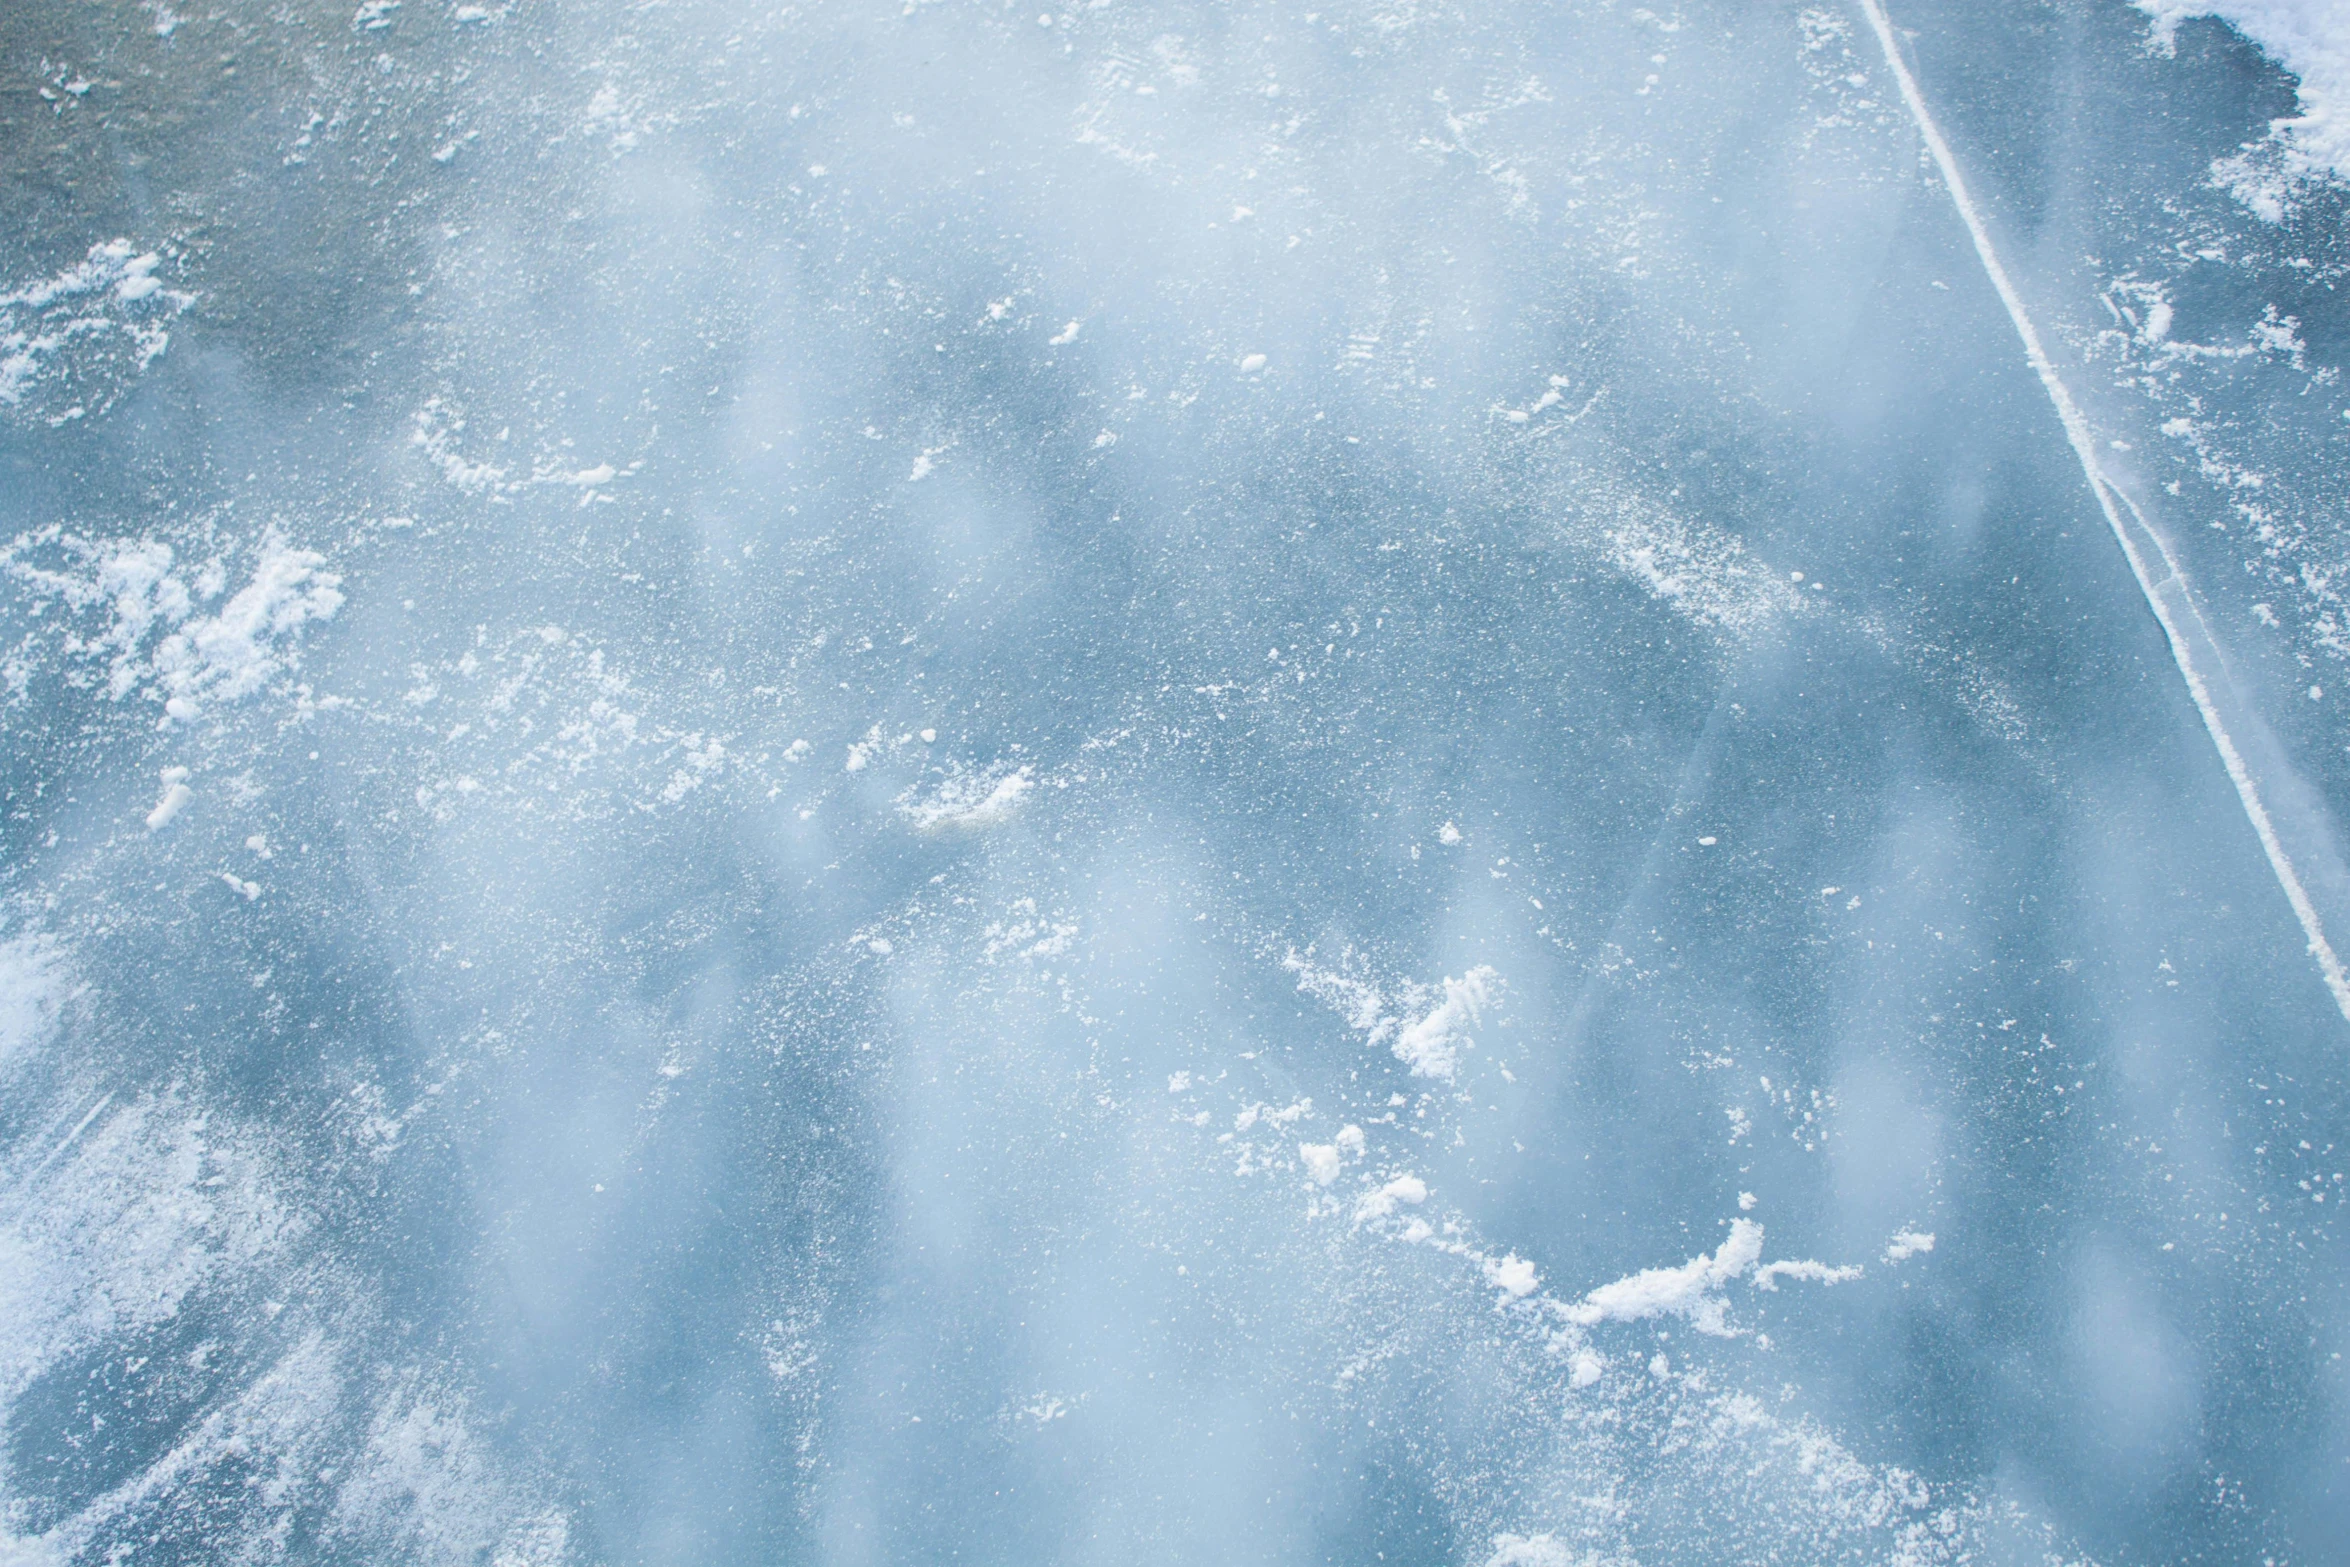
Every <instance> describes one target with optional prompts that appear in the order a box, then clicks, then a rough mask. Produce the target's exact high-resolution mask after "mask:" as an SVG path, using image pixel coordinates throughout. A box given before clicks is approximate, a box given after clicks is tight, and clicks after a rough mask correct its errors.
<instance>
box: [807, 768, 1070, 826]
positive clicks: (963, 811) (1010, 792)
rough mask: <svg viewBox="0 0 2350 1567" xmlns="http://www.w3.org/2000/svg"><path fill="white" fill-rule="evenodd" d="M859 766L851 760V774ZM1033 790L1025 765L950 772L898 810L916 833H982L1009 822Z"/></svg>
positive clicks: (908, 798) (1031, 772) (1031, 770)
mask: <svg viewBox="0 0 2350 1567" xmlns="http://www.w3.org/2000/svg"><path fill="white" fill-rule="evenodd" d="M862 765H864V764H863V761H862V759H861V758H852V761H851V764H850V767H851V770H852V771H854V770H855V769H856V768H857V767H860V766H862ZM1035 787H1036V772H1035V769H1034V768H1032V767H1028V766H1026V765H1022V766H1019V767H1016V768H1012V769H1010V770H1008V771H995V772H989V771H970V772H959V773H950V774H949V775H948V776H947V777H946V778H945V779H944V780H943V781H942V782H940V783H939V784H938V785H937V787H936V788H934V789H933V790H931V791H930V793H929V794H928V795H927V796H919V797H918V796H915V795H912V794H909V795H907V796H906V797H905V798H903V799H902V800H901V801H900V803H899V807H898V808H899V810H901V811H902V812H904V813H905V816H906V819H907V820H908V821H910V822H912V823H913V824H914V830H915V831H916V832H921V833H950V832H984V831H986V830H987V829H989V828H991V827H1000V826H1002V825H1003V824H1004V823H1005V822H1008V821H1010V820H1011V819H1012V817H1013V816H1014V815H1015V814H1017V812H1018V811H1019V809H1020V802H1021V801H1022V800H1023V799H1025V798H1026V797H1027V796H1028V794H1029V792H1030V791H1031V790H1033V789H1034V788H1035Z"/></svg>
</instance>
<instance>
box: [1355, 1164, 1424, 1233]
mask: <svg viewBox="0 0 2350 1567" xmlns="http://www.w3.org/2000/svg"><path fill="white" fill-rule="evenodd" d="M1427 1200H1428V1183H1427V1182H1426V1181H1423V1180H1421V1179H1420V1178H1419V1177H1418V1176H1416V1175H1399V1176H1396V1177H1395V1178H1394V1179H1393V1180H1391V1181H1389V1182H1388V1183H1387V1184H1386V1185H1384V1186H1381V1187H1378V1188H1376V1189H1375V1190H1372V1191H1367V1192H1365V1193H1363V1195H1362V1196H1361V1197H1359V1198H1357V1199H1356V1200H1355V1222H1356V1223H1358V1224H1360V1223H1361V1222H1363V1221H1364V1220H1365V1219H1384V1218H1386V1217H1387V1216H1388V1215H1389V1214H1391V1213H1393V1212H1395V1205H1396V1204H1397V1203H1399V1202H1400V1203H1410V1204H1413V1205H1414V1206H1417V1205H1419V1204H1420V1203H1424V1202H1426V1201H1427Z"/></svg>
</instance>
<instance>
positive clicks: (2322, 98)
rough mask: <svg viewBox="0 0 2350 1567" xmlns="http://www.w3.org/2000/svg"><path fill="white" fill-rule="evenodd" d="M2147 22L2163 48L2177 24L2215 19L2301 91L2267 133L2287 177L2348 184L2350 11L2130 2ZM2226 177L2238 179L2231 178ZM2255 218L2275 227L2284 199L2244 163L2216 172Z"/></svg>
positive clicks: (2244, 3)
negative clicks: (2293, 108)
mask: <svg viewBox="0 0 2350 1567" xmlns="http://www.w3.org/2000/svg"><path fill="white" fill-rule="evenodd" d="M2131 3H2132V4H2134V5H2135V6H2137V8H2138V9H2139V10H2141V11H2143V12H2145V13H2146V15H2147V16H2149V17H2151V18H2152V19H2153V22H2154V35H2153V42H2154V44H2155V45H2156V47H2158V48H2161V49H2164V50H2166V51H2167V50H2169V49H2171V48H2173V47H2175V46H2174V43H2173V39H2174V37H2175V36H2176V34H2177V32H2178V29H2179V24H2180V23H2181V22H2184V21H2186V20H2187V19H2189V18H2190V17H2198V16H2209V17H2217V18H2218V19H2219V20H2220V21H2222V22H2225V23H2226V24H2227V25H2228V26H2230V27H2232V28H2234V29H2235V30H2236V32H2237V33H2239V34H2241V35H2242V36H2243V37H2244V38H2246V39H2248V40H2249V41H2251V42H2252V43H2253V44H2255V45H2257V46H2258V47H2259V49H2260V52H2261V53H2263V54H2265V55H2267V56H2268V57H2269V58H2270V59H2271V60H2273V61H2275V62H2276V63H2277V64H2278V65H2279V66H2281V67H2283V68H2284V69H2285V70H2286V71H2288V72H2290V73H2292V75H2293V76H2294V77H2295V79H2296V80H2297V81H2298V83H2299V87H2300V102H2299V108H2300V111H2301V112H2300V113H2299V114H2297V115H2295V116H2292V117H2291V118H2288V119H2281V120H2277V121H2275V122H2273V123H2272V124H2271V125H2270V127H2269V134H2270V135H2271V137H2272V138H2274V140H2275V141H2276V142H2277V144H2278V145H2279V146H2280V147H2281V148H2283V149H2284V151H2285V152H2286V154H2287V163H2288V169H2287V171H2286V172H2287V174H2288V176H2291V175H2300V176H2303V177H2306V176H2308V175H2310V174H2317V173H2324V174H2330V175H2332V176H2333V177H2335V178H2337V179H2350V7H2344V6H2343V5H2342V4H2341V0H2131ZM2231 171H2233V172H2234V173H2235V174H2236V175H2237V176H2238V178H2235V179H2231V177H2230V175H2231ZM2215 173H2217V174H2219V176H2220V178H2221V180H2222V181H2223V182H2224V183H2228V184H2230V185H2231V187H2232V188H2233V189H2234V190H2235V193H2236V194H2237V196H2238V197H2239V198H2241V199H2243V200H2244V201H2245V203H2246V205H2248V206H2250V207H2251V208H2252V209H2253V210H2254V211H2255V212H2257V213H2259V214H2260V215H2261V216H2262V217H2265V218H2267V219H2268V220H2269V221H2270V222H2275V221H2277V220H2278V219H2279V218H2281V217H2283V216H2284V212H2285V208H2286V206H2287V205H2288V201H2287V200H2286V199H2283V198H2282V194H2281V193H2280V192H2278V191H2276V190H2274V189H2270V188H2265V184H2264V182H2261V181H2258V180H2252V179H2246V178H2243V176H2247V175H2249V174H2250V173H2251V170H2250V168H2249V167H2248V166H2246V164H2245V160H2243V159H2240V158H2238V159H2227V160H2223V161H2222V163H2221V164H2220V166H2219V168H2218V169H2217V170H2215Z"/></svg>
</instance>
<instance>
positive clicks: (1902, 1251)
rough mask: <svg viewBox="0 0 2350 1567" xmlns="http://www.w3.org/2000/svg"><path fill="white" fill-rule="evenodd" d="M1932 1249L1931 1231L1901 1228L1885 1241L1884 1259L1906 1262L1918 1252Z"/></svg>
mask: <svg viewBox="0 0 2350 1567" xmlns="http://www.w3.org/2000/svg"><path fill="white" fill-rule="evenodd" d="M1933 1249H1934V1234H1933V1231H1931V1230H1903V1231H1901V1232H1900V1233H1898V1234H1897V1235H1895V1236H1894V1237H1893V1239H1892V1240H1890V1241H1889V1242H1887V1243H1886V1245H1885V1260H1886V1261H1887V1262H1907V1261H1909V1259H1910V1258H1912V1257H1915V1256H1917V1255H1918V1254H1919V1253H1920V1252H1928V1251H1932V1250H1933Z"/></svg>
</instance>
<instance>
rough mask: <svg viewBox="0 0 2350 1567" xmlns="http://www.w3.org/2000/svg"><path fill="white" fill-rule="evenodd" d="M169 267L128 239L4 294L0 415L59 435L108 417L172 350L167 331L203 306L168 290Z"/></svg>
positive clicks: (1, 304) (0, 308) (0, 309)
mask: <svg viewBox="0 0 2350 1567" xmlns="http://www.w3.org/2000/svg"><path fill="white" fill-rule="evenodd" d="M162 262H163V258H162V257H161V256H160V255H158V254H157V253H156V252H154V251H144V252H142V251H140V250H139V249H138V247H136V246H135V245H133V244H132V243H131V242H130V241H129V240H127V239H110V240H106V241H104V242H102V243H100V244H96V245H92V246H91V247H90V249H89V253H88V254H87V255H85V256H84V257H83V258H82V259H81V260H80V261H79V262H77V263H75V264H74V265H73V266H70V267H68V268H66V269H65V270H64V271H62V272H60V273H58V274H56V275H55V276H54V277H49V278H44V279H42V280H41V281H39V282H37V283H28V284H26V285H24V286H23V287H21V288H17V289H12V290H10V291H9V292H7V293H0V410H6V411H9V412H14V413H19V414H23V415H30V416H33V417H37V418H39V419H41V420H42V422H44V423H46V424H48V425H50V426H51V427H52V428H54V427H56V426H59V425H63V424H68V423H71V422H72V421H74V420H77V419H82V418H88V417H93V416H95V415H98V414H101V413H104V412H105V411H106V410H107V409H108V408H111V407H112V406H113V405H114V404H115V402H116V401H117V400H118V399H120V397H121V396H122V394H123V393H124V392H125V391H127V390H128V389H129V386H130V383H131V382H132V381H133V380H134V379H135V378H136V377H137V376H138V375H139V374H140V373H141V372H143V371H144V370H145V369H146V368H147V367H148V366H149V365H151V364H153V363H154V362H155V360H156V359H157V358H158V357H160V356H161V355H162V353H163V351H164V349H165V348H166V347H167V346H169V344H170V342H171V333H170V332H169V331H168V330H167V329H166V328H165V326H164V323H165V322H166V321H169V320H170V319H171V318H172V317H174V316H176V315H178V314H179V313H180V312H181V311H183V310H185V309H187V308H188V307H189V306H190V305H192V304H194V303H195V302H196V296H195V295H193V294H186V293H181V292H179V291H178V290H176V289H169V288H166V287H164V286H163V283H162V280H161V279H159V278H158V277H157V276H156V275H155V272H156V269H157V268H158V267H159V266H161V265H162Z"/></svg>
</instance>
